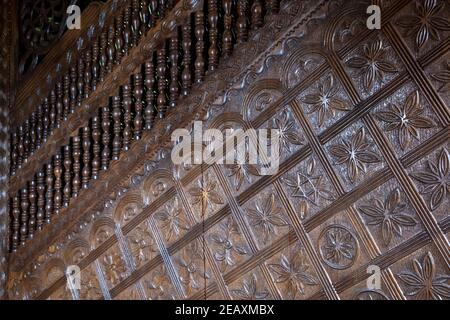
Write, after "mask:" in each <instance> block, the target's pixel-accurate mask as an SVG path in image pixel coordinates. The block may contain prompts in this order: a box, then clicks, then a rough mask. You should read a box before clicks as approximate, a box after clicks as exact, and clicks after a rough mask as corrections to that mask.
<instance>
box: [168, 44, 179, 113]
mask: <svg viewBox="0 0 450 320" xmlns="http://www.w3.org/2000/svg"><path fill="white" fill-rule="evenodd" d="M169 48H170V86H169V92H170V95H169V105H170V107H172V108H174V107H175V103H176V100H177V98H178V95H179V94H180V89H179V87H178V50H179V48H178V36H174V37H172V38H171V39H170V47H169Z"/></svg>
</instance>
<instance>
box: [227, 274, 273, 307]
mask: <svg viewBox="0 0 450 320" xmlns="http://www.w3.org/2000/svg"><path fill="white" fill-rule="evenodd" d="M231 294H232V295H233V297H235V298H237V299H240V300H263V299H266V298H267V297H268V296H269V292H267V291H266V290H265V289H263V290H262V291H260V290H258V278H257V277H256V274H254V273H252V275H251V276H250V279H244V281H243V283H242V289H234V290H231Z"/></svg>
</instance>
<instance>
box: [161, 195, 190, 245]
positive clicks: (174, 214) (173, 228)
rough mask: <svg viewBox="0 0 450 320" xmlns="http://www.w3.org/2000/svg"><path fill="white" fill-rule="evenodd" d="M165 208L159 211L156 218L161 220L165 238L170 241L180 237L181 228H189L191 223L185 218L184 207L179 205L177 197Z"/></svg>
mask: <svg viewBox="0 0 450 320" xmlns="http://www.w3.org/2000/svg"><path fill="white" fill-rule="evenodd" d="M165 209H166V210H165V211H163V212H158V213H157V214H156V215H155V218H156V219H157V220H159V221H161V223H162V229H163V230H164V235H165V238H166V240H167V241H170V240H172V239H174V238H177V237H179V236H180V234H181V232H182V231H181V230H189V224H188V223H187V221H186V220H185V219H184V218H183V209H182V208H181V206H180V205H179V203H178V198H177V197H175V199H174V200H173V202H168V203H167V204H166V205H165Z"/></svg>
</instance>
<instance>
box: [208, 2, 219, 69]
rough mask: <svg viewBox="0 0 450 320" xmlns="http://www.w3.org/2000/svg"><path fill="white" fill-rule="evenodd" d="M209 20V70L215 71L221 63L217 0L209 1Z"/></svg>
mask: <svg viewBox="0 0 450 320" xmlns="http://www.w3.org/2000/svg"><path fill="white" fill-rule="evenodd" d="M208 20H209V50H208V58H209V60H208V66H209V70H210V71H213V70H215V69H216V68H217V65H218V64H219V48H218V46H217V39H218V35H219V30H218V29H217V22H218V20H219V12H218V9H217V0H209V1H208Z"/></svg>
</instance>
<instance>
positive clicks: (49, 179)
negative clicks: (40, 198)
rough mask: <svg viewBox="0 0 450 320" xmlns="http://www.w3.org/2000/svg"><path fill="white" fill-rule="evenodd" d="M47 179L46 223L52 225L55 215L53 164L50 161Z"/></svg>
mask: <svg viewBox="0 0 450 320" xmlns="http://www.w3.org/2000/svg"><path fill="white" fill-rule="evenodd" d="M46 168H47V170H46V175H45V177H46V179H45V184H46V186H47V192H46V193H45V223H50V222H51V220H52V215H53V181H54V179H53V164H52V162H51V161H50V162H49V163H48V164H47V165H46Z"/></svg>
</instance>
